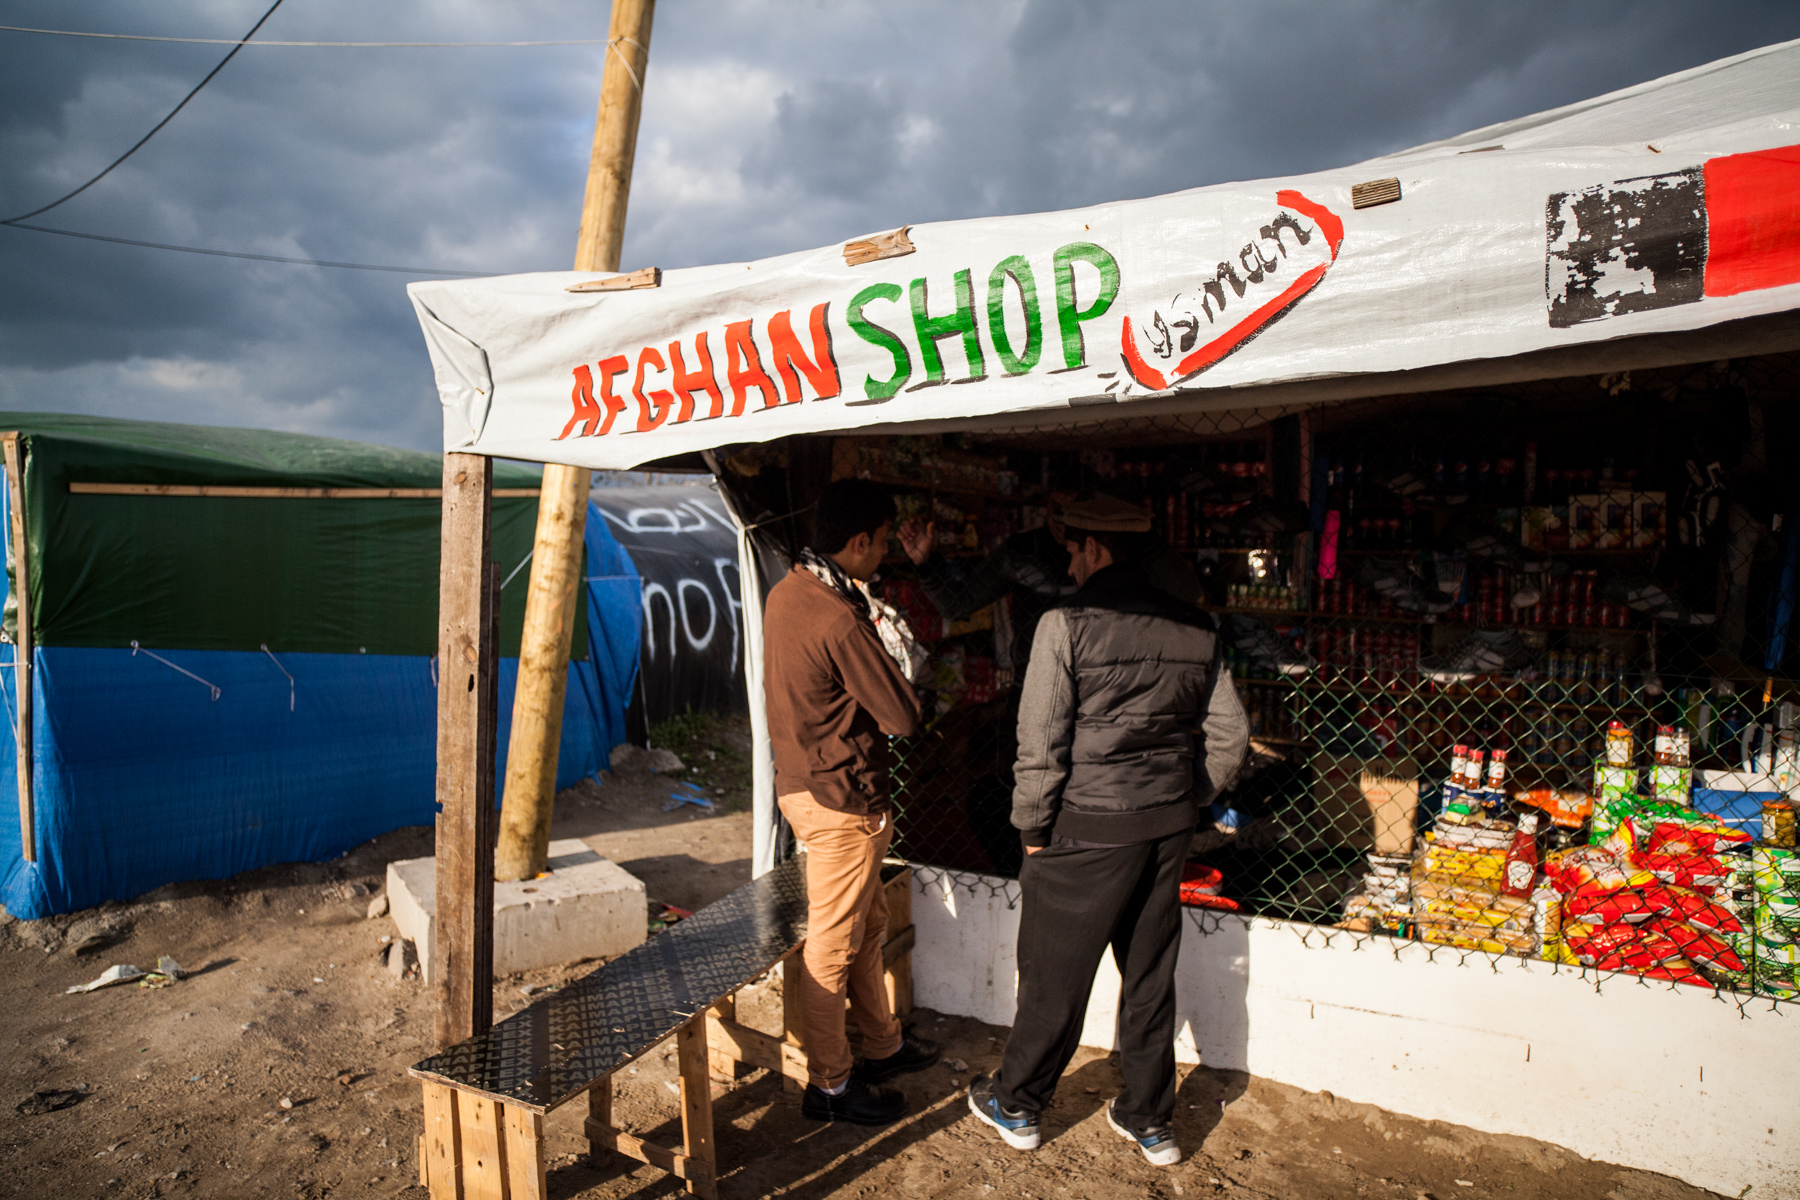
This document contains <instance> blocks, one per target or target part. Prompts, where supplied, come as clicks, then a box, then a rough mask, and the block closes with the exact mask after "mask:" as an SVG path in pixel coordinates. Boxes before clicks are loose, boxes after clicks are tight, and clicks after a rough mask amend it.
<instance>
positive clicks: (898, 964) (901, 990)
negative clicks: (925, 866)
mask: <svg viewBox="0 0 1800 1200" xmlns="http://www.w3.org/2000/svg"><path fill="white" fill-rule="evenodd" d="M885 886H886V890H887V910H888V927H887V942H886V944H885V945H884V946H883V947H882V950H883V957H884V959H885V965H886V967H887V993H888V1005H889V1007H890V1008H892V1009H893V1012H894V1015H895V1016H896V1017H900V1018H902V1019H904V1018H906V1017H908V1016H910V1015H911V1014H912V1008H913V988H912V945H913V937H914V934H913V923H912V868H911V867H908V868H907V869H906V870H904V871H901V872H900V873H899V874H897V875H895V876H894V877H893V878H892V879H890V880H888V881H887V884H886V885H885Z"/></svg>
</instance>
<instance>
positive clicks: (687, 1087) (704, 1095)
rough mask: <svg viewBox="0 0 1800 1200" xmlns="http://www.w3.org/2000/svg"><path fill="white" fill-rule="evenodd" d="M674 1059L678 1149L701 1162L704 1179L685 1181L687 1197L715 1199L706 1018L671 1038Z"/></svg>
mask: <svg viewBox="0 0 1800 1200" xmlns="http://www.w3.org/2000/svg"><path fill="white" fill-rule="evenodd" d="M675 1058H676V1062H677V1064H678V1065H679V1067H680V1070H681V1139H682V1143H683V1145H682V1149H683V1150H685V1151H686V1152H687V1156H688V1158H689V1159H690V1160H693V1161H695V1162H699V1163H704V1164H705V1165H706V1166H707V1168H708V1171H707V1175H708V1176H709V1177H708V1178H704V1179H694V1178H690V1179H689V1180H688V1181H687V1190H688V1193H689V1194H690V1195H695V1196H704V1197H706V1200H717V1197H718V1194H719V1190H718V1187H717V1185H716V1184H715V1183H714V1181H713V1179H712V1178H710V1176H711V1175H712V1174H713V1172H714V1171H716V1170H717V1155H716V1152H715V1149H714V1146H713V1113H712V1086H711V1083H710V1081H709V1080H708V1079H707V1054H706V1018H705V1017H704V1016H702V1017H698V1018H696V1019H694V1020H692V1021H689V1022H688V1023H687V1024H686V1025H683V1026H682V1027H681V1031H680V1032H679V1033H677V1034H676V1035H675Z"/></svg>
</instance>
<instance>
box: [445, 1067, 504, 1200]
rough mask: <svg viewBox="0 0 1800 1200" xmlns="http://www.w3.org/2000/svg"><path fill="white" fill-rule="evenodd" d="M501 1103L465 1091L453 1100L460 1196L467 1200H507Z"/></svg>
mask: <svg viewBox="0 0 1800 1200" xmlns="http://www.w3.org/2000/svg"><path fill="white" fill-rule="evenodd" d="M500 1107H501V1106H500V1102H499V1101H498V1100H490V1099H488V1098H487V1097H486V1096H472V1095H470V1094H469V1093H467V1092H464V1093H463V1094H462V1095H460V1096H458V1097H457V1098H456V1118H457V1124H458V1125H460V1126H461V1129H462V1177H463V1195H464V1196H465V1197H466V1198H467V1200H507V1195H506V1148H505V1147H506V1142H505V1138H504V1135H503V1134H502V1132H501V1129H500Z"/></svg>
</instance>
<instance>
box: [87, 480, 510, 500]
mask: <svg viewBox="0 0 1800 1200" xmlns="http://www.w3.org/2000/svg"><path fill="white" fill-rule="evenodd" d="M69 494H70V495H72V496H224V497H229V498H232V499H240V500H241V499H248V500H436V499H438V498H439V497H441V496H442V495H443V494H444V489H443V488H338V487H318V488H312V487H224V486H220V485H216V484H210V483H204V484H189V483H71V484H69ZM537 494H538V489H537V488H495V489H493V495H494V498H495V499H497V500H516V499H519V498H521V497H525V496H535V495H537Z"/></svg>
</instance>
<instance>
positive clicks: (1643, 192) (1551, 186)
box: [408, 42, 1800, 468]
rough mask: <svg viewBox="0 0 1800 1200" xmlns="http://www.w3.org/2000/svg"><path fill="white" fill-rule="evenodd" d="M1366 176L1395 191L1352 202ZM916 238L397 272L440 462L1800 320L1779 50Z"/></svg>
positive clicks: (654, 452)
mask: <svg viewBox="0 0 1800 1200" xmlns="http://www.w3.org/2000/svg"><path fill="white" fill-rule="evenodd" d="M1384 179H1393V180H1397V182H1398V193H1399V198H1398V199H1397V200H1390V201H1387V202H1383V203H1377V204H1374V205H1373V206H1368V207H1363V208H1360V209H1359V208H1355V207H1353V201H1352V187H1353V186H1354V185H1357V184H1363V183H1371V182H1377V181H1379V180H1384ZM1376 190H1377V191H1380V189H1376ZM1392 190H1393V189H1392V188H1391V187H1390V188H1388V189H1386V191H1387V192H1388V193H1389V194H1391V192H1392ZM1378 198H1379V197H1378ZM909 237H910V239H911V241H912V243H913V245H914V246H915V247H916V252H914V253H911V254H907V255H904V256H902V257H893V258H887V259H882V260H879V261H875V262H869V263H865V264H863V265H860V266H848V265H846V263H845V259H844V254H843V249H842V247H841V246H838V245H833V246H829V247H824V248H822V249H818V250H813V251H807V252H804V253H799V254H789V255H784V256H782V257H779V258H771V259H763V260H761V261H758V262H752V263H735V264H731V265H727V266H712V267H697V268H691V269H683V270H671V271H667V272H665V273H664V274H663V276H662V283H661V286H660V287H655V288H645V289H641V290H634V291H617V292H606V293H571V292H569V291H567V290H565V289H566V288H567V287H568V286H569V285H571V284H575V283H579V282H582V281H587V280H592V279H595V278H599V277H598V276H594V275H591V274H586V273H576V272H554V273H543V274H532V275H512V276H505V277H501V278H494V279H479V280H459V281H452V282H434V283H415V284H412V285H410V287H409V288H408V291H409V292H410V294H411V295H412V299H413V304H414V306H415V308H416V309H417V311H418V314H419V320H420V322H421V323H422V324H423V326H424V329H425V335H426V342H427V345H428V346H429V348H430V351H431V358H432V365H433V368H434V370H435V372H436V377H437V382H438V389H439V393H440V395H441V397H442V400H443V404H444V445H445V448H446V449H447V450H464V451H473V452H476V453H480V454H490V455H498V456H504V457H510V458H521V459H528V460H536V461H546V462H565V463H572V464H576V465H581V466H589V467H596V468H625V467H631V466H635V465H637V464H639V463H643V462H647V461H649V460H652V459H657V458H662V457H665V456H668V455H673V454H679V453H683V452H688V451H694V450H699V449H703V448H707V447H712V446H719V445H725V444H729V443H738V442H757V441H766V440H768V439H771V438H777V437H783V436H786V435H790V434H796V433H811V432H821V431H827V430H846V429H856V428H866V427H870V426H878V425H882V424H889V423H897V422H917V421H927V420H940V419H956V418H968V417H974V416H986V415H989V414H995V413H1004V412H1015V411H1025V410H1043V409H1056V408H1068V407H1070V406H1074V407H1076V408H1083V409H1085V408H1086V406H1090V405H1130V404H1132V403H1134V402H1139V401H1142V400H1145V399H1148V398H1151V397H1166V396H1170V395H1175V394H1181V393H1188V392H1192V393H1196V394H1205V393H1211V392H1216V391H1218V390H1219V389H1226V388H1243V387H1246V386H1248V385H1259V384H1271V383H1282V382H1289V381H1294V380H1301V379H1308V378H1318V377H1323V376H1334V375H1349V374H1361V373H1373V372H1390V371H1399V370H1409V369H1415V368H1420V367H1429V366H1435V365H1439V364H1444V363H1450V362H1459V361H1467V360H1471V359H1490V358H1499V357H1503V356H1508V355H1515V354H1521V353H1526V352H1529V351H1535V350H1542V349H1548V348H1553V347H1558V346H1569V345H1576V344H1580V343H1584V342H1594V341H1599V340H1603V339H1610V338H1620V337H1631V336H1636V335H1639V334H1646V333H1664V332H1672V331H1678V330H1685V329H1694V328H1699V327H1702V326H1706V325H1711V324H1715V323H1718V322H1721V321H1726V320H1731V319H1734V318H1738V317H1746V316H1753V315H1757V314H1763V313H1770V312H1778V311H1785V310H1789V309H1793V308H1796V307H1800V42H1796V43H1787V44H1784V45H1781V46H1774V47H1769V48H1767V49H1764V50H1759V51H1754V52H1752V53H1749V54H1745V55H1740V56H1738V57H1736V58H1732V59H1726V60H1723V61H1721V62H1718V63H1713V64H1711V65H1709V66H1705V67H1700V68H1696V69H1694V70H1692V71H1687V72H1683V73H1681V74H1679V75H1673V76H1669V77H1667V78H1665V79H1661V80H1656V81H1653V82H1651V83H1647V84H1643V85H1640V86H1638V87H1635V88H1630V89H1627V90H1625V91H1623V92H1616V93H1613V94H1612V95H1610V96H1604V97H1600V98H1598V99H1596V100H1592V101H1588V102H1586V103H1583V104H1577V105H1571V106H1569V107H1568V108H1564V109H1559V110H1556V111H1553V112H1549V113H1544V114H1540V115H1538V116H1535V117H1528V118H1525V119H1523V120H1520V121H1514V122H1510V123H1508V124H1505V125H1499V126H1493V127H1490V128H1488V129H1483V130H1478V131H1476V132H1474V133H1471V134H1466V135H1463V136H1462V137H1458V138H1453V139H1450V140H1449V141H1445V142H1438V143H1434V144H1432V145H1429V146H1424V147H1419V148H1417V149H1415V150H1410V151H1406V152H1404V153H1401V154H1396V155H1392V156H1390V157H1387V158H1384V159H1377V160H1374V161H1371V162H1366V163H1361V164H1358V165H1356V166H1353V167H1347V168H1344V169H1340V170H1334V171H1323V172H1319V173H1317V174H1312V175H1303V176H1296V177H1293V178H1287V179H1280V180H1264V181H1259V182H1255V183H1233V184H1222V185H1219V186H1215V187H1205V188H1196V189H1194V190H1192V191H1186V192H1178V193H1175V194H1173V195H1168V196H1158V197H1154V198H1151V199H1147V200H1131V201H1122V202H1119V203H1115V204H1102V205H1096V206H1095V207H1092V208H1084V209H1075V210H1070V211H1067V212H1055V213H1041V214H1036V215H1031V216H1018V217H992V218H986V219H982V220H971V221H949V222H939V223H934V224H929V225H917V226H913V227H911V228H910V230H909ZM1245 402H1246V403H1254V400H1253V399H1252V398H1251V397H1250V396H1249V395H1246V396H1245ZM1082 415H1083V416H1086V417H1092V416H1095V415H1098V414H1096V413H1094V412H1092V411H1085V412H1084V413H1083V414H1082Z"/></svg>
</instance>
